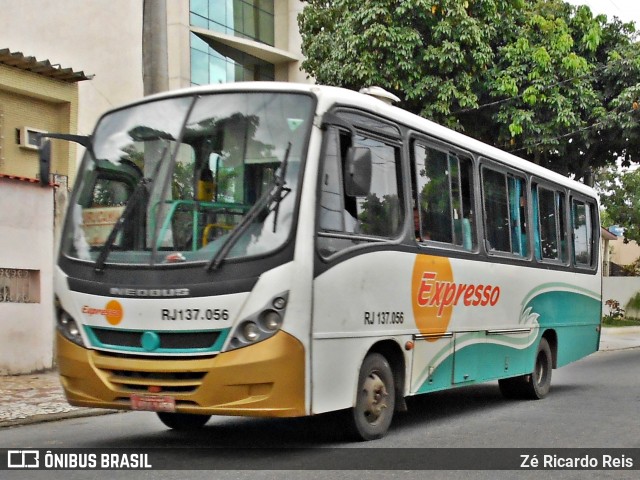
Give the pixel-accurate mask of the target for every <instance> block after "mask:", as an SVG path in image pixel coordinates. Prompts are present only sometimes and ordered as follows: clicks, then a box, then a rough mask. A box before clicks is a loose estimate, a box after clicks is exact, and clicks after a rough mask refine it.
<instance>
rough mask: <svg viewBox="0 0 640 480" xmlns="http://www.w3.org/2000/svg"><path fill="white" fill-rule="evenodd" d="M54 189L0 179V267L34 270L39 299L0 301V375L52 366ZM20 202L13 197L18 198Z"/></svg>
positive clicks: (33, 296)
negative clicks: (32, 300)
mask: <svg viewBox="0 0 640 480" xmlns="http://www.w3.org/2000/svg"><path fill="white" fill-rule="evenodd" d="M53 195H54V192H53V188H52V187H44V188H43V187H41V186H40V185H39V184H38V183H31V182H28V181H23V180H16V179H8V178H3V177H0V231H1V232H2V235H0V269H5V270H6V269H26V270H32V271H35V272H37V275H35V278H33V279H32V283H34V282H35V283H36V285H37V287H38V288H37V291H36V292H34V293H33V295H32V298H33V299H34V300H35V301H37V303H13V302H0V327H1V328H0V375H6V374H19V373H29V372H33V371H37V370H44V369H47V368H51V367H52V365H53V332H54V319H53V306H52V305H53V301H52V295H53V289H52V283H51V280H50V279H51V278H52V277H53V215H52V212H53ZM18 198H19V199H20V201H16V199H18Z"/></svg>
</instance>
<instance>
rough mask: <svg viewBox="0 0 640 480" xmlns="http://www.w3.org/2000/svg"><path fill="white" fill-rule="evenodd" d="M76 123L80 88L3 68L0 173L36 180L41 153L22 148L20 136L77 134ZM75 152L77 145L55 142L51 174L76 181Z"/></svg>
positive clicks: (0, 80) (0, 67)
mask: <svg viewBox="0 0 640 480" xmlns="http://www.w3.org/2000/svg"><path fill="white" fill-rule="evenodd" d="M77 120H78V85H77V84H75V83H66V82H62V81H59V80H53V79H50V78H46V77H44V76H42V75H38V74H37V73H32V72H26V71H24V70H20V69H18V68H14V67H10V66H6V65H1V64H0V173H3V174H9V175H17V176H21V177H28V178H37V176H38V171H39V164H38V151H37V150H34V149H30V148H25V147H24V146H22V145H20V142H19V141H18V134H17V132H20V131H21V130H22V128H23V127H29V128H33V129H35V130H42V131H46V132H74V131H75V130H76V128H77ZM75 152H76V145H75V144H74V143H69V142H54V143H53V152H52V164H51V173H55V174H59V175H64V176H68V177H70V178H71V179H72V180H73V177H74V175H75V172H76V166H75V161H74V159H75V154H76V153H75Z"/></svg>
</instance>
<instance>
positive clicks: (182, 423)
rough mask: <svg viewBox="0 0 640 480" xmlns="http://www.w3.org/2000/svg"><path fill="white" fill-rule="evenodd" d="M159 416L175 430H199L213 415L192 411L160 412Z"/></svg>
mask: <svg viewBox="0 0 640 480" xmlns="http://www.w3.org/2000/svg"><path fill="white" fill-rule="evenodd" d="M158 418H159V419H160V421H161V422H162V423H164V424H165V425H166V426H167V427H169V428H172V429H173V430H182V431H188V430H198V429H199V428H202V427H203V426H204V424H205V423H207V422H208V421H209V419H210V418H211V415H194V414H190V413H169V412H158Z"/></svg>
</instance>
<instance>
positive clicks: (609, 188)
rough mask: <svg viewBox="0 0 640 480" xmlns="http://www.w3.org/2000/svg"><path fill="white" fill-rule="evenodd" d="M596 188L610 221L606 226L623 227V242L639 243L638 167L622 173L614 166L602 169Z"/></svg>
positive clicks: (639, 196)
mask: <svg viewBox="0 0 640 480" xmlns="http://www.w3.org/2000/svg"><path fill="white" fill-rule="evenodd" d="M598 189H599V190H600V192H601V194H600V198H601V199H602V203H603V205H605V207H606V209H607V210H606V213H607V218H608V220H609V222H611V223H610V224H609V225H607V226H611V225H612V224H613V225H619V226H621V227H623V228H624V239H625V242H628V241H630V240H635V241H636V242H638V243H640V169H634V170H626V171H624V172H622V173H620V172H618V171H617V170H616V169H615V168H609V169H607V170H604V171H602V172H601V173H600V175H599V177H598Z"/></svg>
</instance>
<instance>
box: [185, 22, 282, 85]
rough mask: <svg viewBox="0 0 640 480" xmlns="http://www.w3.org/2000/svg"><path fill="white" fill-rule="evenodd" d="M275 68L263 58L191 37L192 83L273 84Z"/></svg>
mask: <svg viewBox="0 0 640 480" xmlns="http://www.w3.org/2000/svg"><path fill="white" fill-rule="evenodd" d="M274 79H275V67H274V65H273V64H271V63H268V62H265V61H264V60H261V59H259V58H256V57H253V56H251V55H248V54H246V53H244V52H240V51H238V50H235V49H232V48H230V47H227V46H226V45H222V44H220V43H218V42H215V41H214V40H210V39H206V40H205V39H204V38H202V37H200V36H198V35H196V34H195V33H192V34H191V83H192V84H193V85H207V84H212V83H230V82H247V81H254V80H255V81H273V80H274Z"/></svg>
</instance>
